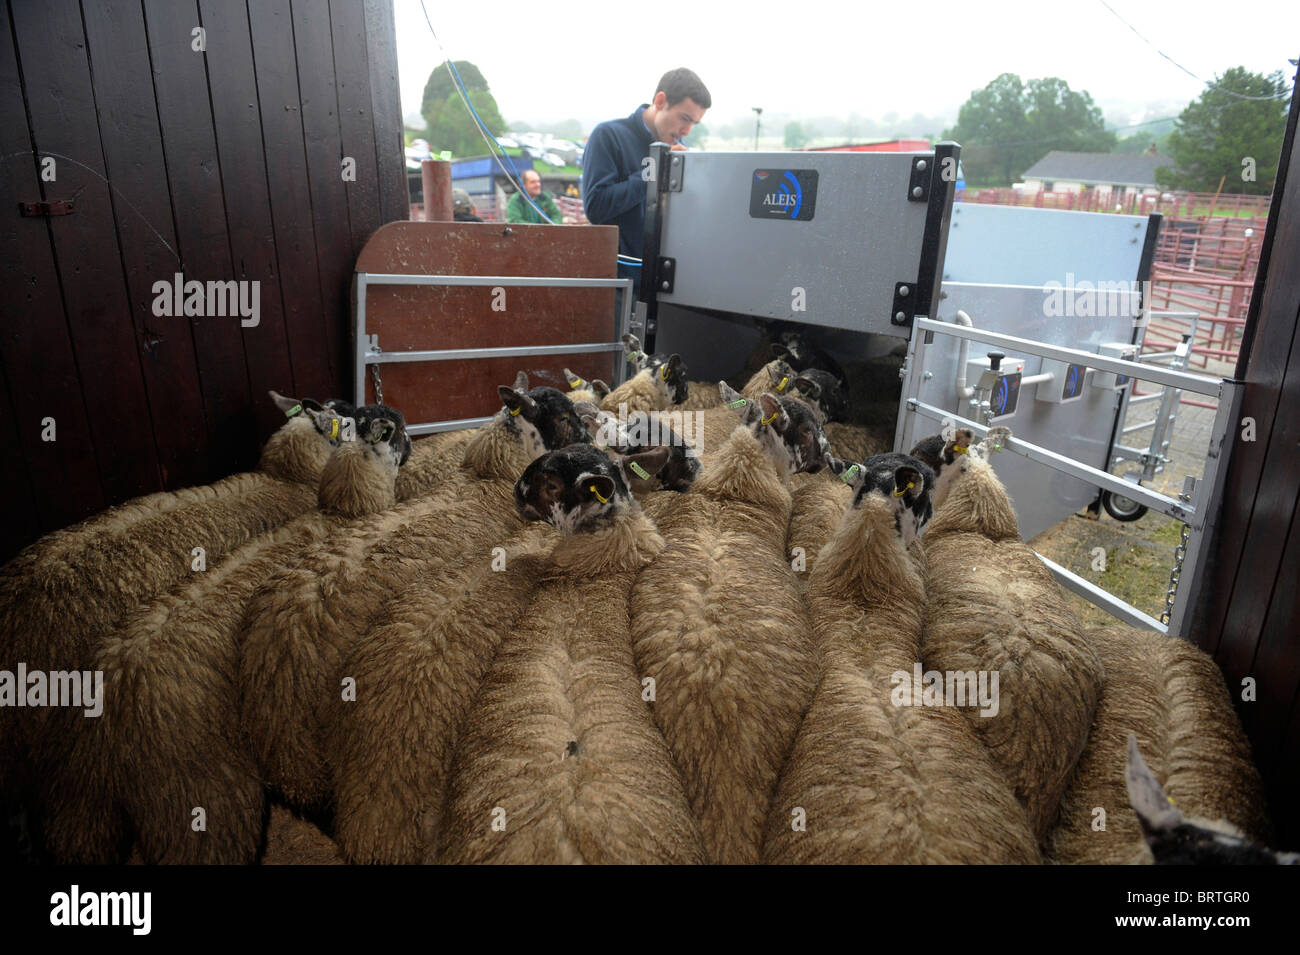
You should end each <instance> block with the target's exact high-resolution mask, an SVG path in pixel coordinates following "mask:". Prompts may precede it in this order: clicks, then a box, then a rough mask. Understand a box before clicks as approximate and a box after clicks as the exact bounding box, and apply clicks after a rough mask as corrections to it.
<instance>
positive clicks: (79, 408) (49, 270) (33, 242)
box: [0, 5, 105, 559]
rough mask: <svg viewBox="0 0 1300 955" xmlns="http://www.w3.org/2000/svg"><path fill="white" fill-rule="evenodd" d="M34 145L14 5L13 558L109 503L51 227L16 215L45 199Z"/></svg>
mask: <svg viewBox="0 0 1300 955" xmlns="http://www.w3.org/2000/svg"><path fill="white" fill-rule="evenodd" d="M31 149H32V141H31V133H30V130H29V129H28V125H27V111H26V107H25V105H24V103H23V96H22V85H21V76H20V71H19V64H18V59H17V48H16V46H15V44H14V36H13V33H12V32H11V30H10V20H9V10H8V6H7V5H6V8H5V10H4V16H3V19H2V20H0V155H3V156H5V157H6V159H5V160H4V163H3V165H0V173H2V174H0V208H3V209H8V210H11V213H10V214H11V216H12V218H11V220H10V221H11V223H12V224H11V227H10V228H8V229H3V230H0V253H3V254H0V314H2V315H3V316H4V320H3V321H2V322H0V364H3V367H4V378H5V383H6V392H5V393H6V396H7V398H8V400H9V401H10V403H11V418H10V421H11V424H10V425H9V426H8V428H11V429H12V430H8V429H7V431H6V433H5V434H4V435H3V436H0V440H4V441H5V442H6V448H5V466H4V474H5V478H6V487H12V488H13V492H12V493H13V494H14V500H13V503H14V506H15V508H16V509H18V510H25V513H23V514H19V515H17V516H16V519H15V520H14V522H13V525H12V527H11V529H10V533H12V535H13V536H12V537H11V538H7V540H6V544H5V547H6V550H5V552H4V557H5V558H6V559H7V558H8V557H10V556H12V552H11V551H16V550H17V549H18V548H20V547H22V546H24V545H26V544H27V543H29V542H30V541H31V540H32V539H34V538H35V536H36V535H37V534H38V533H39V532H40V531H47V530H53V529H55V528H58V527H63V526H65V525H67V524H71V523H74V522H75V521H78V520H81V519H82V518H84V517H88V516H89V515H91V514H93V513H95V512H96V511H99V510H102V509H103V507H104V504H105V501H104V497H103V491H102V489H101V487H100V482H99V470H98V465H97V463H96V456H95V446H94V441H93V439H92V437H91V434H90V422H89V417H88V415H87V414H86V408H85V403H84V399H83V397H82V393H81V387H80V381H79V379H78V374H77V363H76V357H75V355H74V354H73V349H72V339H71V336H70V334H69V332H68V320H67V314H66V312H65V310H64V306H63V299H62V296H61V295H60V292H59V283H58V277H57V273H56V270H55V265H54V251H53V247H52V244H51V240H50V230H49V223H48V222H47V221H46V220H45V219H40V218H35V219H28V218H20V217H18V215H17V209H18V203H19V202H34V201H37V200H39V199H40V198H42V196H43V193H42V190H41V182H40V179H39V176H38V172H37V170H38V168H39V167H38V161H37V157H36V156H35V155H34V154H30V153H31ZM24 154H28V155H24ZM48 185H51V186H55V185H57V183H50V184H48ZM55 194H56V195H57V194H58V193H55ZM46 417H51V418H53V419H54V422H55V428H56V436H57V439H58V440H56V441H53V442H47V441H42V440H41V431H42V425H41V421H42V419H43V418H46ZM10 442H12V443H10ZM10 482H12V483H10ZM24 488H26V489H27V494H26V495H24ZM27 501H30V506H29V507H28V508H26V509H24V504H25V503H26V502H27Z"/></svg>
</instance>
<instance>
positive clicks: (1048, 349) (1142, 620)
mask: <svg viewBox="0 0 1300 955" xmlns="http://www.w3.org/2000/svg"><path fill="white" fill-rule="evenodd" d="M934 335H949V336H952V337H954V338H961V339H966V340H968V341H974V342H982V343H984V344H987V345H997V346H1000V347H1001V348H1002V349H1003V350H1005V351H1006V352H1007V353H1010V354H1023V355H1037V356H1039V357H1041V358H1047V359H1053V360H1056V361H1062V362H1066V363H1076V364H1081V365H1084V366H1085V367H1087V368H1089V369H1094V370H1096V371H1106V372H1113V373H1115V374H1117V375H1127V376H1129V377H1131V378H1135V379H1138V380H1141V381H1150V382H1153V383H1155V384H1159V385H1164V386H1165V387H1166V388H1171V389H1177V390H1181V391H1190V392H1194V393H1196V394H1200V395H1206V396H1209V397H1214V398H1217V400H1218V412H1217V414H1216V415H1215V418H1214V426H1213V429H1212V431H1211V435H1210V443H1209V448H1208V450H1207V455H1206V461H1205V470H1204V472H1203V475H1202V478H1201V480H1200V481H1199V482H1196V481H1195V479H1194V478H1188V484H1189V486H1188V487H1187V488H1186V489H1185V491H1184V493H1183V494H1181V495H1179V498H1178V499H1177V500H1175V499H1174V498H1172V497H1168V496H1166V495H1164V494H1161V493H1159V492H1158V491H1153V490H1151V489H1150V488H1146V487H1142V486H1141V485H1139V484H1134V483H1131V482H1129V481H1126V480H1124V479H1123V478H1119V477H1116V476H1115V475H1113V474H1110V473H1108V472H1107V471H1103V470H1101V469H1100V468H1096V467H1093V466H1092V465H1089V464H1086V463H1084V462H1083V461H1079V460H1077V459H1074V458H1070V457H1067V456H1065V455H1062V454H1059V453H1057V452H1055V451H1053V450H1051V449H1050V448H1045V447H1042V446H1041V445H1037V444H1032V443H1030V442H1028V441H1025V440H1023V439H1020V438H1016V437H1012V438H1010V439H1008V440H1007V442H1006V443H1005V445H1004V447H1005V448H1006V450H1008V451H1011V452H1013V453H1015V454H1019V455H1022V456H1023V457H1025V458H1028V459H1029V460H1031V461H1034V462H1036V463H1038V464H1041V465H1043V466H1045V467H1048V468H1051V469H1052V470H1055V471H1059V472H1061V473H1063V474H1067V475H1069V476H1071V477H1074V478H1077V479H1079V480H1081V481H1084V482H1086V483H1087V484H1090V485H1093V486H1095V487H1098V488H1102V489H1104V490H1108V491H1111V492H1112V493H1113V494H1118V495H1121V496H1123V497H1127V498H1129V499H1130V500H1133V501H1136V502H1137V503H1139V504H1142V505H1145V506H1146V507H1148V508H1150V509H1151V510H1153V511H1158V512H1159V513H1161V514H1164V515H1166V516H1168V517H1171V518H1173V519H1174V520H1177V521H1181V522H1182V523H1183V524H1185V525H1187V528H1188V531H1189V533H1188V542H1187V546H1186V550H1185V555H1184V557H1183V561H1182V565H1181V568H1177V570H1178V573H1177V576H1176V578H1175V582H1176V585H1177V592H1176V595H1175V600H1174V604H1173V608H1172V611H1171V612H1170V615H1169V622H1168V624H1165V623H1162V622H1161V621H1160V620H1157V619H1155V618H1154V617H1152V616H1150V615H1149V614H1146V613H1144V612H1143V611H1141V610H1139V609H1138V608H1137V607H1134V606H1133V605H1132V604H1129V603H1128V602H1126V601H1124V600H1121V599H1120V598H1119V597H1116V596H1115V595H1114V594H1112V593H1110V592H1109V591H1107V590H1105V589H1103V588H1101V587H1098V586H1097V585H1096V584H1094V583H1092V582H1091V581H1089V580H1085V579H1084V578H1082V577H1080V576H1078V575H1077V574H1074V573H1072V572H1071V571H1069V570H1067V569H1066V568H1064V567H1062V566H1060V565H1059V564H1056V563H1055V562H1053V561H1051V560H1049V559H1047V558H1046V557H1044V556H1043V555H1042V554H1038V555H1037V556H1038V558H1039V559H1040V560H1041V561H1042V562H1043V563H1044V564H1045V565H1046V566H1047V568H1048V569H1049V570H1050V571H1051V572H1052V574H1053V576H1055V577H1056V579H1057V581H1058V582H1060V584H1061V585H1062V586H1064V587H1066V588H1067V589H1069V590H1071V591H1073V592H1074V593H1076V594H1078V595H1079V596H1081V597H1083V598H1084V599H1086V600H1088V601H1090V602H1092V603H1094V604H1096V605H1097V606H1099V607H1101V608H1102V609H1103V610H1106V611H1107V612H1109V613H1110V614H1112V615H1114V616H1116V617H1118V618H1119V619H1121V620H1123V621H1125V622H1126V623H1130V624H1133V625H1135V626H1139V627H1147V628H1150V629H1152V630H1156V631H1159V632H1160V633H1167V634H1170V635H1174V636H1180V637H1185V636H1186V635H1187V633H1188V626H1189V622H1190V621H1189V619H1188V617H1189V612H1190V608H1191V606H1192V600H1193V598H1194V596H1195V594H1196V592H1197V590H1199V588H1200V587H1201V585H1202V583H1203V580H1204V578H1205V561H1204V543H1205V541H1206V540H1208V539H1210V536H1211V534H1212V532H1213V524H1214V522H1215V520H1216V519H1217V513H1218V505H1219V502H1220V500H1221V498H1222V494H1223V477H1224V474H1225V473H1226V469H1227V468H1226V466H1227V456H1228V454H1229V453H1230V452H1231V447H1232V445H1231V442H1230V440H1229V436H1230V435H1231V434H1232V433H1234V430H1233V427H1232V422H1233V421H1235V419H1236V415H1237V413H1238V410H1239V408H1240V403H1241V392H1242V382H1240V381H1236V380H1232V379H1227V378H1224V379H1214V378H1208V377H1205V376H1203V375H1194V374H1189V373H1187V372H1182V371H1174V370H1172V369H1169V368H1162V367H1160V366H1158V365H1150V364H1144V363H1142V362H1136V361H1126V360H1124V359H1120V358H1110V357H1107V356H1104V355H1099V354H1097V353H1096V352H1087V351H1082V350H1080V349H1077V348H1066V347H1063V346H1060V345H1049V344H1046V343H1044V342H1037V341H1031V340H1029V339H1026V338H1018V337H1015V336H1013V335H1004V334H1001V333H999V332H991V331H986V330H984V329H979V328H971V327H968V326H964V325H955V324H951V323H948V322H941V321H934V320H932V319H928V318H923V317H919V316H918V317H917V318H916V319H915V322H914V327H913V331H912V339H911V342H910V344H909V345H908V351H907V365H906V369H905V372H906V375H905V381H906V382H907V384H906V385H905V390H904V394H903V408H902V412H903V414H904V415H906V416H911V415H924V416H925V417H928V418H932V419H934V420H935V421H938V422H940V423H944V424H946V425H947V426H950V427H962V428H969V429H970V430H971V431H973V432H974V433H975V434H976V435H979V436H983V435H986V434H987V433H988V431H989V426H988V425H986V424H983V423H980V422H977V421H972V420H970V419H969V418H965V417H962V416H961V415H959V414H957V413H956V412H953V411H949V410H947V409H944V408H937V407H935V406H933V405H930V404H927V403H926V402H923V401H921V400H920V397H919V394H920V388H921V382H922V380H923V378H924V372H925V362H926V357H927V345H928V344H929V342H932V341H933V336H934ZM927 340H928V341H927ZM903 430H904V429H902V428H901V427H900V433H902V432H903ZM1110 453H1111V451H1110V450H1109V449H1108V451H1107V460H1108V461H1109V459H1110Z"/></svg>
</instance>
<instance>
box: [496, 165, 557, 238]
mask: <svg viewBox="0 0 1300 955" xmlns="http://www.w3.org/2000/svg"><path fill="white" fill-rule="evenodd" d="M522 178H523V181H524V188H525V189H526V190H528V195H529V196H531V197H532V200H533V202H534V203H536V204H537V206H538V208H540V209H541V210H542V211H543V212H545V213H546V216H547V218H549V219H550V220H551V222H553V223H555V224H556V225H559V224H560V223H561V222H563V219H562V218H561V217H560V207H559V206H557V205H556V204H555V200H554V199H552V198H551V194H550V193H549V192H542V177H541V174H540V173H538V171H537V170H536V169H525V170H524V174H523V176H522ZM506 221H507V222H523V223H530V224H532V225H545V224H546V219H543V218H542V217H541V216H540V215H538V214H537V209H534V208H533V207H532V206H530V205H529V204H528V203H527V202H526V201H525V200H524V195H523V193H522V192H516V193H515V194H514V195H513V196H511V197H510V201H509V202H507V203H506Z"/></svg>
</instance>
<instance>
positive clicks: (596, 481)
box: [578, 474, 614, 504]
mask: <svg viewBox="0 0 1300 955" xmlns="http://www.w3.org/2000/svg"><path fill="white" fill-rule="evenodd" d="M578 497H580V498H581V499H582V500H583V501H598V502H599V503H601V504H608V503H609V502H610V501H612V500H613V499H614V479H613V478H612V477H610V476H609V475H608V474H584V475H583V476H582V477H581V478H580V479H579V480H578Z"/></svg>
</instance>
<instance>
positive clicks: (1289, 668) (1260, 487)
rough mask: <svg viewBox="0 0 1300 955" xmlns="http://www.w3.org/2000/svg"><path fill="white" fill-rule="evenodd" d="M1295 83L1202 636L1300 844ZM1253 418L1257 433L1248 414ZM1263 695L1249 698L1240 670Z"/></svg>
mask: <svg viewBox="0 0 1300 955" xmlns="http://www.w3.org/2000/svg"><path fill="white" fill-rule="evenodd" d="M1298 114H1300V99H1297V98H1296V96H1295V95H1294V94H1293V96H1292V101H1291V116H1290V120H1289V122H1288V125H1287V132H1286V139H1285V140H1284V143H1283V147H1282V162H1281V164H1280V167H1279V170H1278V180H1277V184H1276V186H1275V188H1274V191H1273V203H1272V210H1271V213H1270V216H1269V220H1268V231H1267V233H1266V235H1265V239H1264V245H1263V248H1262V250H1261V253H1260V269H1259V276H1258V278H1257V280H1256V283H1255V291H1254V296H1253V299H1252V301H1251V313H1250V316H1249V319H1248V322H1247V325H1246V335H1245V339H1244V340H1243V343H1242V350H1241V358H1240V361H1239V363H1238V366H1237V372H1236V374H1237V377H1238V378H1241V379H1243V380H1244V381H1245V382H1246V388H1245V396H1244V400H1243V405H1242V409H1241V416H1242V422H1241V423H1239V424H1238V427H1237V440H1236V441H1235V443H1234V446H1233V449H1232V457H1231V459H1230V461H1229V464H1228V471H1227V483H1226V492H1225V497H1224V503H1223V515H1222V519H1221V521H1220V524H1219V527H1220V531H1219V533H1218V536H1217V538H1216V539H1215V540H1212V541H1210V555H1211V559H1212V561H1213V564H1212V567H1211V575H1210V578H1209V580H1210V583H1209V585H1208V586H1207V587H1206V588H1204V590H1203V591H1202V593H1201V594H1200V606H1199V607H1198V608H1197V613H1196V615H1195V617H1194V622H1193V632H1192V637H1193V639H1194V640H1195V641H1196V642H1197V643H1198V644H1199V645H1200V646H1201V647H1202V648H1203V649H1205V650H1206V651H1208V652H1210V653H1212V654H1214V657H1215V659H1216V660H1217V662H1218V663H1219V665H1220V666H1221V667H1222V668H1223V672H1224V676H1225V678H1226V679H1227V682H1228V688H1229V690H1230V692H1231V693H1232V694H1233V697H1234V700H1235V703H1236V706H1237V712H1238V713H1239V714H1240V715H1241V719H1242V723H1243V725H1244V726H1245V728H1246V732H1247V733H1248V734H1249V736H1250V740H1251V746H1252V748H1253V750H1254V755H1255V762H1256V763H1257V765H1258V766H1259V768H1260V770H1261V771H1262V772H1263V774H1264V780H1265V785H1266V787H1267V789H1268V794H1269V804H1270V808H1271V810H1272V815H1273V821H1274V824H1275V826H1276V828H1277V830H1278V833H1277V843H1278V845H1279V846H1280V847H1282V848H1286V849H1292V850H1294V849H1300V157H1298V155H1297V146H1298V143H1297V140H1296V124H1297V115H1298ZM1246 418H1251V419H1253V420H1254V440H1246V438H1247V437H1248V436H1249V434H1248V431H1247V430H1246V425H1245V419H1246ZM1246 677H1251V678H1253V679H1254V681H1255V693H1256V699H1255V701H1254V702H1249V701H1245V700H1242V699H1241V696H1242V680H1243V679H1245V678H1246Z"/></svg>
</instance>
